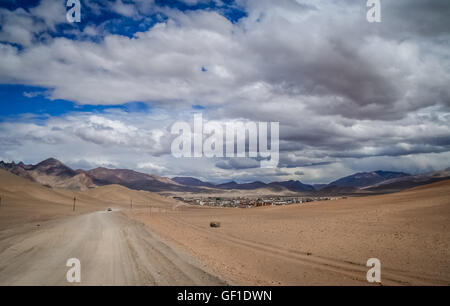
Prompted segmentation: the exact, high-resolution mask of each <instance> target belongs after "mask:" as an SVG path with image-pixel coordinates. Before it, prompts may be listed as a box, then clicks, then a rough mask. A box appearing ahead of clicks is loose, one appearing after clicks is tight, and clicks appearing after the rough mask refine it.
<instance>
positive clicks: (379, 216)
mask: <svg viewBox="0 0 450 306" xmlns="http://www.w3.org/2000/svg"><path fill="white" fill-rule="evenodd" d="M130 214H131V215H132V216H133V217H135V218H137V219H139V220H140V221H143V222H144V223H146V224H147V226H148V227H149V228H150V229H151V230H152V231H153V232H156V233H158V235H161V236H162V237H164V238H165V239H167V240H169V241H171V242H173V243H175V244H177V245H179V246H181V247H182V248H184V249H186V250H188V251H189V252H190V253H191V254H193V255H194V256H195V257H196V258H198V259H199V260H200V261H201V262H202V263H205V264H206V265H207V266H209V267H210V268H211V269H212V271H214V272H215V273H216V274H218V275H221V276H222V277H223V278H224V279H226V280H228V281H229V282H230V283H232V284H237V285H367V284H368V282H367V281H366V273H367V271H368V269H369V268H367V267H366V262H367V260H368V259H369V258H373V257H374V258H378V259H379V260H380V261H381V266H382V267H381V271H382V284H383V285H450V260H449V258H450V244H449V243H450V231H449V227H450V181H444V182H440V183H436V184H432V185H428V186H422V187H418V188H415V189H412V190H409V191H406V192H402V193H397V194H391V195H382V196H372V197H364V198H353V199H345V200H337V201H329V202H317V203H310V204H302V205H294V206H285V207H264V208H252V209H233V208H230V209H227V208H226V209H224V208H195V207H179V208H178V209H177V210H175V211H171V210H169V211H164V212H157V211H156V212H150V211H144V210H143V211H136V210H135V211H133V212H131V213H130ZM210 221H220V222H221V224H222V226H221V227H220V228H210V227H209V223H210Z"/></svg>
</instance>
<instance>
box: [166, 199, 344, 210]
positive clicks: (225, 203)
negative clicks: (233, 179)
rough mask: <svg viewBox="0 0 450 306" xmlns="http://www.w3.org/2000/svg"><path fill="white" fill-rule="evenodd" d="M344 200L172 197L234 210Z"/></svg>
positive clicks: (188, 202) (193, 203)
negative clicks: (233, 208)
mask: <svg viewBox="0 0 450 306" xmlns="http://www.w3.org/2000/svg"><path fill="white" fill-rule="evenodd" d="M345 198H347V197H292V196H274V197H260V198H257V197H254V198H251V197H174V199H175V200H178V201H182V202H184V203H187V204H190V205H199V206H215V207H235V208H252V207H261V206H280V205H293V204H302V203H309V202H317V201H331V200H338V199H345Z"/></svg>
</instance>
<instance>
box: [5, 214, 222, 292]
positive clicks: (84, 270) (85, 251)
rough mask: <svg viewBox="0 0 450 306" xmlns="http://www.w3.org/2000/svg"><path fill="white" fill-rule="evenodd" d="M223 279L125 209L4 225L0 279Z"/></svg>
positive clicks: (153, 282)
mask: <svg viewBox="0 0 450 306" xmlns="http://www.w3.org/2000/svg"><path fill="white" fill-rule="evenodd" d="M69 258H78V259H79V260H80V262H81V283H80V284H81V285H220V284H223V282H222V281H221V280H220V279H218V278H216V277H215V276H212V275H211V274H209V273H207V272H205V271H204V270H203V268H201V266H199V265H198V264H197V263H196V262H195V261H194V260H193V259H192V258H191V257H189V256H188V255H187V254H184V253H183V252H182V251H180V250H175V249H173V248H171V247H170V246H168V245H167V244H165V243H164V242H162V241H161V240H160V239H158V238H157V237H155V235H153V234H152V233H150V232H149V231H148V230H147V228H146V227H145V226H143V225H142V224H141V223H138V222H136V221H132V220H130V219H128V218H127V217H126V216H125V214H123V213H122V212H120V211H113V212H107V211H104V212H103V211H100V212H94V213H88V214H83V215H79V216H72V217H67V218H61V219H57V220H52V221H46V222H42V223H40V224H39V225H38V224H37V223H33V224H27V225H22V226H19V227H13V228H9V229H6V230H2V231H0V285H70V283H68V282H67V280H66V273H67V271H68V270H69V269H70V267H66V262H67V260H68V259H69Z"/></svg>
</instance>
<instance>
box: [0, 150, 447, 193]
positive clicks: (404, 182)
mask: <svg viewBox="0 0 450 306" xmlns="http://www.w3.org/2000/svg"><path fill="white" fill-rule="evenodd" d="M0 169H4V170H7V171H9V172H11V173H13V174H16V175H18V176H21V177H24V178H27V179H29V180H32V181H35V182H38V183H40V184H42V185H45V186H47V187H51V188H66V189H72V190H86V189H89V188H94V187H96V186H104V185H111V184H117V185H122V186H125V187H127V188H130V189H134V190H146V191H152V192H160V193H161V192H169V193H170V192H193V193H213V192H215V193H217V192H223V191H226V190H259V189H261V190H262V189H265V190H267V191H272V192H283V191H289V192H294V193H304V194H316V195H317V194H320V195H342V194H353V193H384V192H395V191H399V190H403V189H407V188H412V187H415V186H418V185H424V184H428V183H433V182H436V181H440V180H444V179H450V168H449V169H446V170H443V171H437V172H430V173H426V174H422V175H410V174H408V173H403V172H392V171H381V170H378V171H373V172H361V173H355V174H353V175H350V176H346V177H343V178H340V179H338V180H336V181H333V182H331V183H329V184H319V185H308V184H304V183H302V182H300V181H294V180H290V181H284V182H271V183H264V182H260V181H255V182H251V183H243V184H240V183H237V182H235V181H231V182H228V183H223V184H213V183H210V182H204V181H201V180H199V179H197V178H193V177H174V178H172V179H170V178H166V177H161V176H157V175H152V174H147V173H141V172H137V171H134V170H128V169H108V168H95V169H92V170H73V169H71V168H70V167H68V166H66V165H65V164H63V163H62V162H60V161H59V160H57V159H55V158H49V159H46V160H44V161H42V162H40V163H38V164H36V165H26V164H24V163H23V162H20V163H17V164H16V163H14V162H12V163H5V162H3V161H0Z"/></svg>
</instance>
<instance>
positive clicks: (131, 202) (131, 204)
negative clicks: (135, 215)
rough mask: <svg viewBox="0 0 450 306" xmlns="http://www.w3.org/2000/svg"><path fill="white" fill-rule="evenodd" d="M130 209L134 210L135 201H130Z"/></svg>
mask: <svg viewBox="0 0 450 306" xmlns="http://www.w3.org/2000/svg"><path fill="white" fill-rule="evenodd" d="M130 209H133V199H131V200H130Z"/></svg>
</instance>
